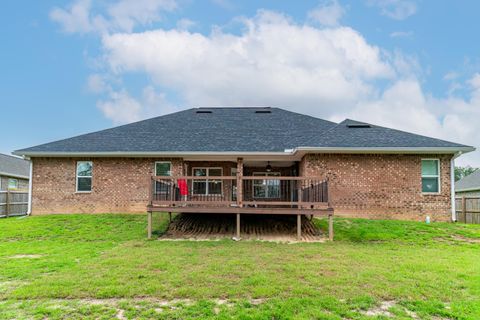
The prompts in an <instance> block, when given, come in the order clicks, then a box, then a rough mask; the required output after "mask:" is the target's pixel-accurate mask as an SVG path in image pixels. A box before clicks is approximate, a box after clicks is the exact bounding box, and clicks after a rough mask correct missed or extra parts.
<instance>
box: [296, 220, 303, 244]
mask: <svg viewBox="0 0 480 320" xmlns="http://www.w3.org/2000/svg"><path fill="white" fill-rule="evenodd" d="M300 239H302V215H301V214H297V240H299V241H300Z"/></svg>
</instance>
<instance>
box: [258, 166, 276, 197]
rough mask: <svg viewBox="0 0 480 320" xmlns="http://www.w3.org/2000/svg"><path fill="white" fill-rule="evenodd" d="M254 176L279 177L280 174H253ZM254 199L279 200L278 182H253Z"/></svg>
mask: <svg viewBox="0 0 480 320" xmlns="http://www.w3.org/2000/svg"><path fill="white" fill-rule="evenodd" d="M253 175H254V176H267V177H272V176H280V172H254V173H253ZM253 196H254V197H255V198H280V180H275V179H272V180H270V179H268V180H253Z"/></svg>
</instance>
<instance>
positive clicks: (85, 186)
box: [77, 161, 92, 192]
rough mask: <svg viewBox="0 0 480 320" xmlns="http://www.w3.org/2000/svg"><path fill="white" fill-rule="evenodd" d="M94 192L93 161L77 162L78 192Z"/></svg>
mask: <svg viewBox="0 0 480 320" xmlns="http://www.w3.org/2000/svg"><path fill="white" fill-rule="evenodd" d="M90 191H92V161H78V162H77V192H90Z"/></svg>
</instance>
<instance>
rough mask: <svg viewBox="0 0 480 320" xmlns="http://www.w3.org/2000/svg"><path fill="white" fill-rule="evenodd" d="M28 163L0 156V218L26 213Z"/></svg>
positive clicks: (16, 158) (15, 158)
mask: <svg viewBox="0 0 480 320" xmlns="http://www.w3.org/2000/svg"><path fill="white" fill-rule="evenodd" d="M29 176H30V161H26V160H23V159H20V158H18V157H12V156H8V155H5V154H0V217H8V216H14V215H24V214H26V213H28V199H29V198H28V189H29Z"/></svg>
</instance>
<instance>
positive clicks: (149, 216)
mask: <svg viewBox="0 0 480 320" xmlns="http://www.w3.org/2000/svg"><path fill="white" fill-rule="evenodd" d="M147 238H148V239H151V238H152V212H151V211H149V212H148V213H147Z"/></svg>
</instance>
